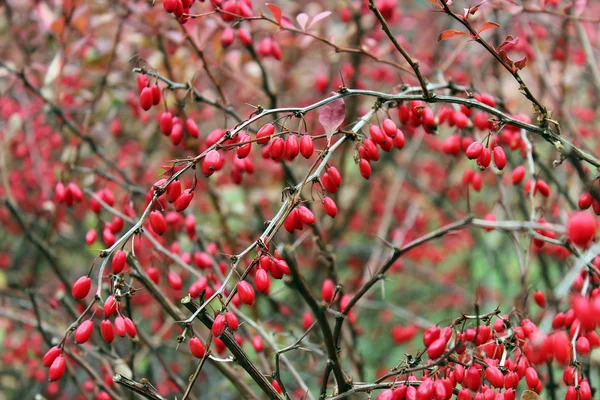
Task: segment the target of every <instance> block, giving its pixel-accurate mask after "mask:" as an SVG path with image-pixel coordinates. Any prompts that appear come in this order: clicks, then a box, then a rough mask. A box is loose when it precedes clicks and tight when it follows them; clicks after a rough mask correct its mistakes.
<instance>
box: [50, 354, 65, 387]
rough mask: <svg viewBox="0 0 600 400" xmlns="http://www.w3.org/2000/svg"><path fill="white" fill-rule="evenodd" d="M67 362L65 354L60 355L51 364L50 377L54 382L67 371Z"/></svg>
mask: <svg viewBox="0 0 600 400" xmlns="http://www.w3.org/2000/svg"><path fill="white" fill-rule="evenodd" d="M66 366H67V365H66V362H65V359H64V357H63V356H58V357H56V359H55V360H54V361H53V362H52V364H51V365H50V369H49V370H48V379H49V380H50V381H52V382H55V381H57V380H59V379H60V378H61V377H62V376H63V374H64V373H65V368H66Z"/></svg>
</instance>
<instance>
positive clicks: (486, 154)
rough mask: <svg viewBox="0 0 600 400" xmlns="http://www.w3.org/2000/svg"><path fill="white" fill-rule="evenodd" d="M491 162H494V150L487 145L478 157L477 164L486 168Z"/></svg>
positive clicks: (480, 167) (481, 167)
mask: <svg viewBox="0 0 600 400" xmlns="http://www.w3.org/2000/svg"><path fill="white" fill-rule="evenodd" d="M491 162H492V152H491V150H490V149H488V148H487V147H486V148H484V149H483V150H482V151H481V154H480V155H479V157H477V166H479V169H486V168H487V167H489V166H490V163H491Z"/></svg>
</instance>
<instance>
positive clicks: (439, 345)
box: [427, 338, 448, 360]
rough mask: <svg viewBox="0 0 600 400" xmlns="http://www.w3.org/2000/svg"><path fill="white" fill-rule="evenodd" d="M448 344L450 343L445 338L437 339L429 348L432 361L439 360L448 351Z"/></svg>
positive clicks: (428, 353) (428, 351)
mask: <svg viewBox="0 0 600 400" xmlns="http://www.w3.org/2000/svg"><path fill="white" fill-rule="evenodd" d="M446 343H448V341H447V340H446V339H445V338H439V339H436V340H435V341H434V342H433V343H431V344H430V345H429V347H427V356H428V357H429V358H431V359H432V360H435V359H436V358H439V357H440V356H441V355H442V354H444V351H446Z"/></svg>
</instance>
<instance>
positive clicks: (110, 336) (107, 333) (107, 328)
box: [100, 319, 115, 343]
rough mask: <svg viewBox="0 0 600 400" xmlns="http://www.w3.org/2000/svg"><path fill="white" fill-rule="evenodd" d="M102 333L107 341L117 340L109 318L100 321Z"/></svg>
mask: <svg viewBox="0 0 600 400" xmlns="http://www.w3.org/2000/svg"><path fill="white" fill-rule="evenodd" d="M100 334H101V335H102V339H104V341H105V342H106V343H112V342H113V340H115V330H114V328H113V326H112V324H111V322H110V321H109V320H107V319H105V320H103V321H102V322H101V323H100Z"/></svg>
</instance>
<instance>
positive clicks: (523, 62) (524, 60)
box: [515, 57, 527, 69]
mask: <svg viewBox="0 0 600 400" xmlns="http://www.w3.org/2000/svg"><path fill="white" fill-rule="evenodd" d="M526 65H527V57H523V58H521V59H520V60H518V61H515V67H517V69H523V68H525V66H526Z"/></svg>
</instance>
